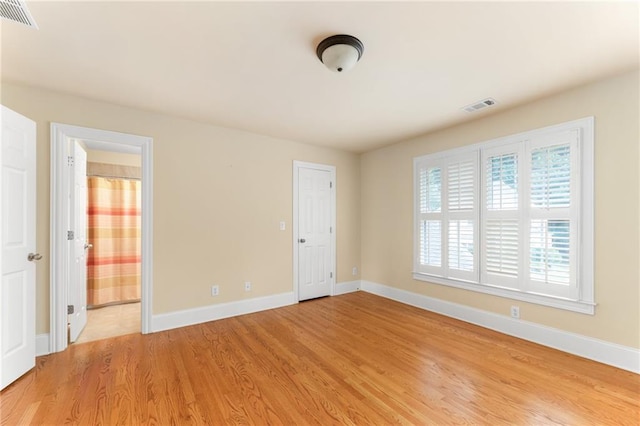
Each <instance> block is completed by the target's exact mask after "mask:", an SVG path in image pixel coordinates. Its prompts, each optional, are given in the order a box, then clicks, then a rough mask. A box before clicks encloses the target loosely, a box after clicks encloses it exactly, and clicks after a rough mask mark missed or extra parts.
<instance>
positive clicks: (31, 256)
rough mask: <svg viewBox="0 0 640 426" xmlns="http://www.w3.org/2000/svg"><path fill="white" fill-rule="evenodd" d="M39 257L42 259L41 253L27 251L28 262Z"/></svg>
mask: <svg viewBox="0 0 640 426" xmlns="http://www.w3.org/2000/svg"><path fill="white" fill-rule="evenodd" d="M40 259H42V255H41V254H40V253H29V255H28V256H27V260H28V261H29V262H34V261H37V260H40Z"/></svg>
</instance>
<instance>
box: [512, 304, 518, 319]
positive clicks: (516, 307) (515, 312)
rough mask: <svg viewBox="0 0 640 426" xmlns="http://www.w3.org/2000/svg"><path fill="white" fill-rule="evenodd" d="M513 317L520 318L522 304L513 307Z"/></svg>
mask: <svg viewBox="0 0 640 426" xmlns="http://www.w3.org/2000/svg"><path fill="white" fill-rule="evenodd" d="M511 318H516V319H518V318H520V306H512V307H511Z"/></svg>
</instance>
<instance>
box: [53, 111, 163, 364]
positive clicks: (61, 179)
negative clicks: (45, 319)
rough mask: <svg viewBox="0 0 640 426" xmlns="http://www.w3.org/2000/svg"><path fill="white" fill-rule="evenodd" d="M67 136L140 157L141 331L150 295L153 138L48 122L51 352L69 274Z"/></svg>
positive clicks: (62, 322) (61, 328) (57, 343)
mask: <svg viewBox="0 0 640 426" xmlns="http://www.w3.org/2000/svg"><path fill="white" fill-rule="evenodd" d="M68 139H80V140H83V141H84V142H85V143H86V144H87V146H89V148H91V147H92V143H95V144H101V148H100V149H103V150H104V149H108V150H111V151H118V152H128V153H135V152H138V153H139V154H140V155H141V158H142V193H141V198H142V200H141V202H142V216H141V222H142V224H141V240H142V241H141V249H142V262H141V269H142V271H141V274H142V275H141V331H142V333H143V334H146V333H150V332H152V330H153V327H152V319H153V317H152V312H153V309H152V296H153V139H152V138H150V137H146V136H137V135H131V134H126V133H119V132H112V131H108V130H98V129H91V128H88V127H79V126H72V125H69V124H60V123H51V194H50V196H51V200H50V205H51V209H50V212H51V219H50V227H51V231H50V256H51V263H50V290H49V291H50V297H49V302H50V326H49V330H50V339H49V350H50V352H51V353H53V352H60V351H63V350H65V349H66V348H67V306H66V305H67V296H68V295H67V292H68V289H67V285H66V283H67V280H68V279H69V266H68V260H67V259H68V258H69V255H70V253H69V252H70V250H69V245H68V243H67V230H68V229H67V228H68V226H69V225H68V223H69V214H70V212H69V205H68V203H67V202H66V201H67V200H66V199H65V194H66V190H67V187H68V186H69V178H70V177H69V168H68V167H67V166H66V164H67V161H68V160H67V158H66V157H67V155H68V154H67V152H66V149H65V143H66V141H67V140H68Z"/></svg>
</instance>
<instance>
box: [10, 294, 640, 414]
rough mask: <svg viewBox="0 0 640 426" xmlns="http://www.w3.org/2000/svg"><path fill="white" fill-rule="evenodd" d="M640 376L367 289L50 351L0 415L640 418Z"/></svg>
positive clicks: (16, 388)
mask: <svg viewBox="0 0 640 426" xmlns="http://www.w3.org/2000/svg"><path fill="white" fill-rule="evenodd" d="M639 387H640V376H638V375H636V374H633V373H630V372H626V371H623V370H619V369H616V368H613V367H609V366H606V365H602V364H598V363H596V362H592V361H588V360H585V359H581V358H578V357H575V356H572V355H568V354H565V353H562V352H559V351H555V350H552V349H549V348H545V347H542V346H538V345H535V344H532V343H529V342H525V341H522V340H518V339H515V338H512V337H508V336H505V335H502V334H499V333H496V332H493V331H490V330H487V329H483V328H480V327H476V326H473V325H470V324H467V323H464V322H460V321H456V320H453V319H449V318H446V317H442V316H439V315H436V314H433V313H429V312H426V311H423V310H420V309H417V308H413V307H409V306H406V305H402V304H400V303H396V302H393V301H390V300H387V299H383V298H380V297H377V296H374V295H371V294H367V293H364V292H357V293H351V294H347V295H343V296H338V297H331V298H324V299H318V300H314V301H310V302H305V303H300V304H297V305H293V306H288V307H284V308H280V309H275V310H271V311H265V312H260V313H256V314H251V315H245V316H241V317H235V318H229V319H224V320H219V321H215V322H209V323H206V324H201V325H197V326H192V327H185V328H181V329H176V330H170V331H166V332H161V333H155V334H151V335H140V334H130V335H127V336H121V337H116V338H111V339H107V340H100V341H96V342H90V343H85V344H78V345H73V346H71V347H70V348H69V349H68V350H67V351H65V352H63V353H58V354H52V355H48V356H43V357H39V358H38V359H37V366H36V368H35V369H34V370H33V371H32V372H30V373H28V374H26V375H25V376H24V377H22V378H21V379H20V380H18V381H17V382H16V383H14V384H13V385H11V386H9V387H8V388H7V389H5V390H4V391H3V392H2V393H0V410H1V418H0V420H1V422H2V424H8V425H12V424H29V423H32V424H66V423H74V424H87V425H95V424H161V425H168V424H207V425H221V424H260V425H264V424H300V425H306V424H310V425H330V424H362V425H388V424H420V425H444V424H488V425H500V424H508V425H514V424H515V425H525V424H529V425H543V424H563V425H637V424H638V423H639V422H640V403H639V399H640V389H639Z"/></svg>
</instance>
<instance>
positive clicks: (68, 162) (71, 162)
mask: <svg viewBox="0 0 640 426" xmlns="http://www.w3.org/2000/svg"><path fill="white" fill-rule="evenodd" d="M67 165H68V166H69V167H72V166H73V157H72V156H71V155H69V156H68V157H67Z"/></svg>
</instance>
